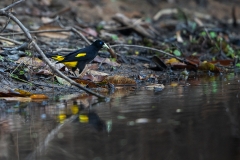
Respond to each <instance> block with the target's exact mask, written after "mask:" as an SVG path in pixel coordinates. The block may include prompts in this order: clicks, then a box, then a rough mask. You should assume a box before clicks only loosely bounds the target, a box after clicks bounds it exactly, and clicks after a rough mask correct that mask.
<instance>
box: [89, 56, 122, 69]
mask: <svg viewBox="0 0 240 160" xmlns="http://www.w3.org/2000/svg"><path fill="white" fill-rule="evenodd" d="M94 61H95V62H100V63H107V64H109V65H111V66H114V67H117V66H120V64H119V63H117V62H113V61H111V60H110V59H109V58H102V57H99V56H96V57H95V58H94Z"/></svg>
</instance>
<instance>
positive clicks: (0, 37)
mask: <svg viewBox="0 0 240 160" xmlns="http://www.w3.org/2000/svg"><path fill="white" fill-rule="evenodd" d="M0 39H1V40H4V41H8V42H12V43H15V44H19V45H20V44H22V42H19V41H15V40H13V39H9V38H5V37H2V36H0Z"/></svg>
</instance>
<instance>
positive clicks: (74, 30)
mask: <svg viewBox="0 0 240 160" xmlns="http://www.w3.org/2000/svg"><path fill="white" fill-rule="evenodd" d="M71 30H72V31H73V32H75V33H77V34H78V35H79V36H80V37H81V38H82V39H83V40H84V41H86V42H87V43H88V44H89V45H90V44H91V42H90V41H89V40H88V39H87V38H86V37H85V36H84V35H83V34H82V33H81V32H78V30H76V29H75V28H71Z"/></svg>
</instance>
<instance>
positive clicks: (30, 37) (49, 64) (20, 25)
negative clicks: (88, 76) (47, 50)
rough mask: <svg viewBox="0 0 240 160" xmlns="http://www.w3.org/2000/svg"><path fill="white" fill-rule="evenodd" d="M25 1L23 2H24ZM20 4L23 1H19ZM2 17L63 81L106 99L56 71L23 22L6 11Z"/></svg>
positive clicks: (1, 12)
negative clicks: (13, 26) (25, 39)
mask: <svg viewBox="0 0 240 160" xmlns="http://www.w3.org/2000/svg"><path fill="white" fill-rule="evenodd" d="M22 1H23V0H22ZM18 2H19V3H20V2H21V1H18ZM0 15H4V16H7V17H10V18H11V19H12V20H13V21H14V22H15V23H16V24H17V25H18V26H19V27H20V28H21V29H22V31H23V32H24V34H25V36H26V37H27V38H28V40H29V41H30V45H32V46H33V47H34V48H35V49H36V51H37V52H38V53H39V54H40V55H41V56H42V58H43V61H44V62H46V63H47V64H48V66H49V67H50V68H51V69H52V70H53V71H54V72H55V73H57V75H58V76H60V77H62V78H63V79H65V80H66V81H68V82H69V83H70V84H72V85H75V86H76V87H78V88H80V89H82V90H84V91H86V92H87V93H90V94H92V95H95V96H97V97H99V98H106V97H105V96H103V95H101V94H98V93H96V92H94V91H92V90H90V89H87V88H85V87H83V86H81V85H80V84H78V83H76V82H75V81H73V80H72V79H70V78H68V77H67V76H65V75H64V74H63V73H62V72H60V71H59V70H56V69H55V68H54V66H53V65H52V64H51V62H50V60H49V59H48V58H47V57H46V56H45V54H44V53H43V51H42V50H41V49H40V47H39V46H38V45H37V43H36V42H35V41H34V39H33V38H32V36H31V34H30V33H29V30H28V29H27V28H26V27H25V26H24V25H23V24H22V22H20V21H19V20H18V19H17V18H16V17H15V16H14V15H13V14H12V13H7V12H5V10H0Z"/></svg>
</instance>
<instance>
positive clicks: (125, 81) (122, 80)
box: [103, 75, 136, 85]
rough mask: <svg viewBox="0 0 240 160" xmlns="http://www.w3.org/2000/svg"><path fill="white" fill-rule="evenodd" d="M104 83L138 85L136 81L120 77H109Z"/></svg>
mask: <svg viewBox="0 0 240 160" xmlns="http://www.w3.org/2000/svg"><path fill="white" fill-rule="evenodd" d="M103 82H105V83H111V84H114V85H136V82H135V80H133V79H130V78H127V77H124V76H119V75H115V76H110V77H107V78H106V79H104V80H103Z"/></svg>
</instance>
